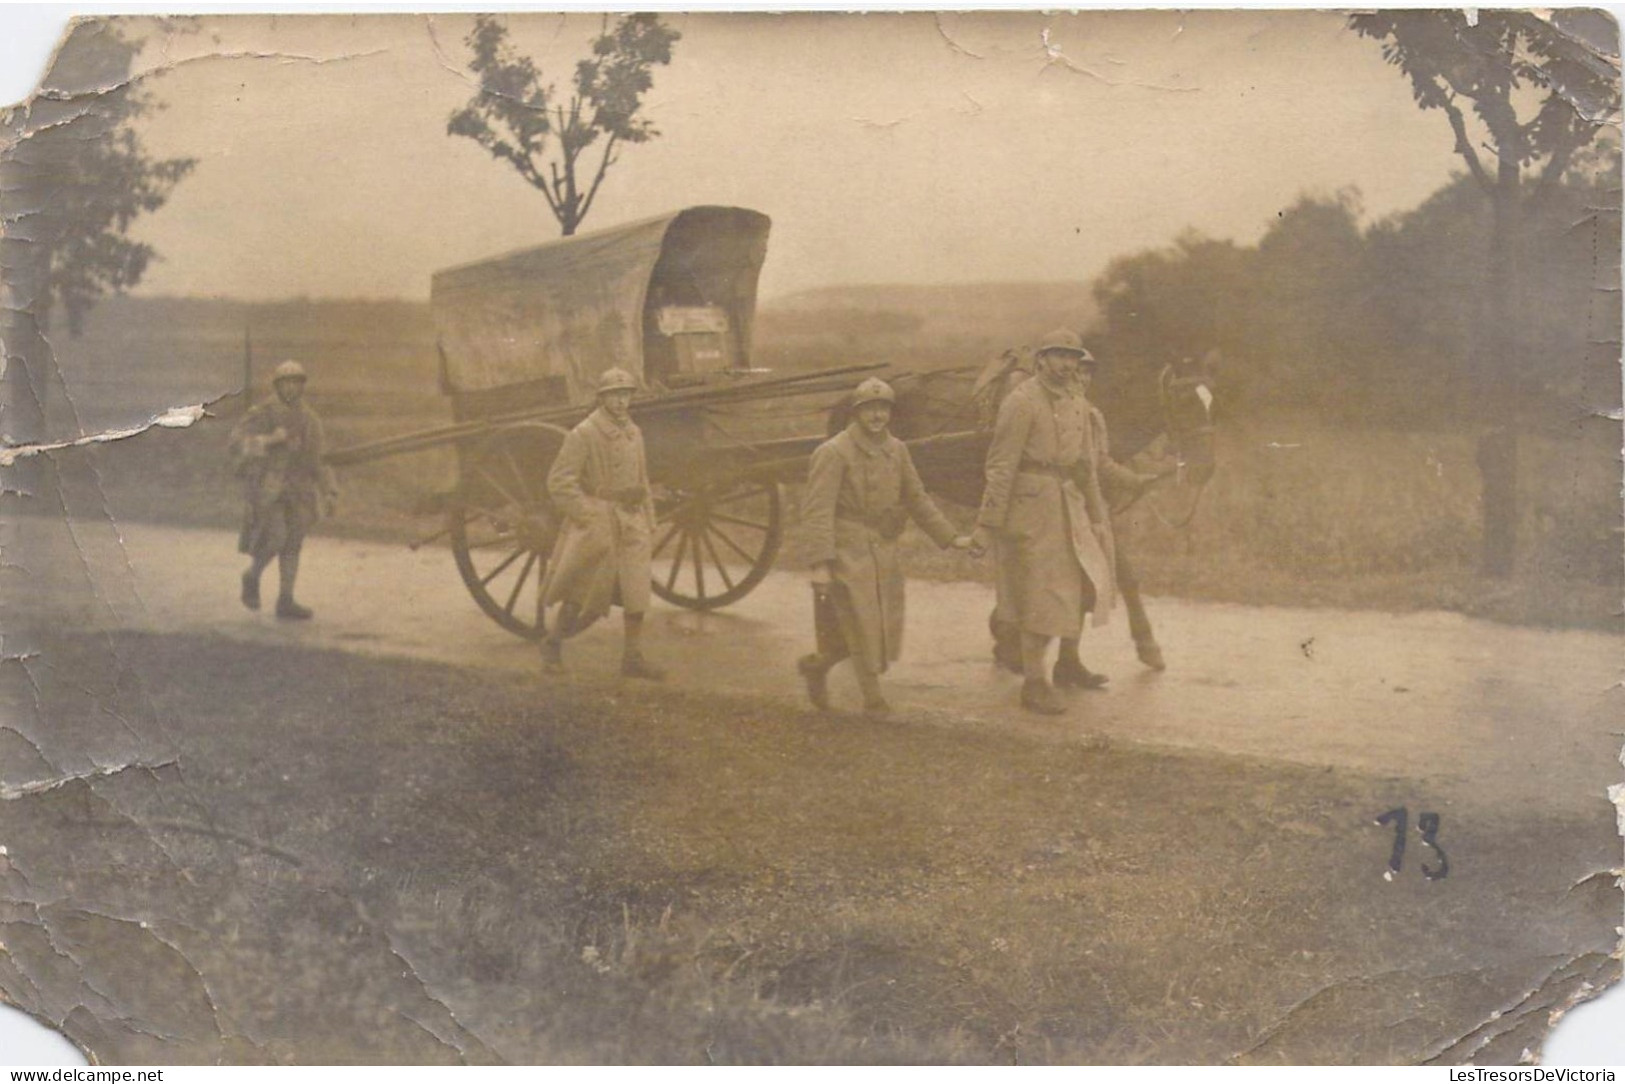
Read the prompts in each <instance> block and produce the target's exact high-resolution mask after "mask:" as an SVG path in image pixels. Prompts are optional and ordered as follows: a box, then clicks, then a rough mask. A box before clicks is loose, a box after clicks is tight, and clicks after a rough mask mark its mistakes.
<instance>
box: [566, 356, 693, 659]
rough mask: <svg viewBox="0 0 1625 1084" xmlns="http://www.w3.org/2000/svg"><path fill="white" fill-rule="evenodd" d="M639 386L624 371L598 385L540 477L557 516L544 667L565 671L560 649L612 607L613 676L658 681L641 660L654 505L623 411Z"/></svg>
mask: <svg viewBox="0 0 1625 1084" xmlns="http://www.w3.org/2000/svg"><path fill="white" fill-rule="evenodd" d="M637 386H638V383H637V380H636V379H635V378H634V377H633V376H632V374H631V373H629V372H627V371H626V370H625V369H606V370H605V371H604V372H603V374H602V375H600V376H599V378H598V407H597V409H596V410H594V411H593V412H592V413H591V414H589V415H587V417H586V418H585V419H584V420H583V421H582V422H581V424H580V425H578V426H576V427H575V428H574V429H572V430H570V432H569V434H568V435H567V436H566V437H565V438H564V445H563V447H561V448H560V449H559V454H558V458H556V459H555V460H554V461H553V469H552V470H551V471H549V472H548V475H547V491H548V494H549V495H550V496H551V497H552V498H553V504H554V505H555V507H557V508H558V510H559V511H560V512H561V513H562V514H563V516H564V526H563V527H562V528H561V529H560V531H559V537H558V541H557V542H556V543H555V544H554V546H553V555H552V557H551V559H550V560H549V561H548V565H547V576H546V577H545V578H544V580H543V581H542V606H543V607H544V608H545V607H548V606H551V605H552V604H553V603H555V602H557V603H559V604H560V605H559V612H558V616H557V617H556V618H555V620H554V623H553V629H552V631H551V632H550V633H549V634H548V636H547V638H546V639H545V640H543V641H542V663H543V665H544V666H545V667H546V668H547V669H549V670H552V671H559V670H562V669H563V668H564V641H565V639H566V638H567V637H569V636H572V635H574V634H575V633H577V632H579V631H580V630H582V629H584V628H586V627H587V626H588V625H590V624H592V622H594V621H596V620H597V619H598V618H600V617H602V616H603V615H604V614H607V613H608V612H609V608H610V606H612V605H614V604H616V603H619V604H620V606H621V609H622V612H623V614H624V617H625V629H626V641H625V646H624V653H623V655H622V657H621V673H622V674H623V675H625V676H626V677H633V678H642V679H644V680H646V681H660V680H661V679H663V678H664V677H665V676H666V675H665V672H664V671H662V670H661V669H660V668H659V667H657V666H655V665H653V664H652V663H650V662H649V661H648V660H647V659H645V658H644V657H643V650H642V641H643V614H644V611H645V610H647V609H648V608H649V562H650V559H651V558H650V552H649V551H650V543H651V538H652V536H653V534H654V523H655V513H654V497H653V494H652V493H651V492H650V489H649V468H648V463H647V462H646V460H645V458H644V452H643V431H642V430H640V429H639V428H638V427H637V425H636V424H635V423H634V422H633V421H632V417H631V414H630V413H629V411H630V408H631V405H632V393H633V392H634V391H636V390H637Z"/></svg>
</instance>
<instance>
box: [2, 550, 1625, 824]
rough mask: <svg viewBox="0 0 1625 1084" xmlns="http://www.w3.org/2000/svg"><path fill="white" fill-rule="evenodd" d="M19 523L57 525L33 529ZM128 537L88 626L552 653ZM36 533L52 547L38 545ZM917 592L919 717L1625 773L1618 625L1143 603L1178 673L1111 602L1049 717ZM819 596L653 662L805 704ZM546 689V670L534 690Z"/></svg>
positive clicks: (1541, 770) (1076, 734)
mask: <svg viewBox="0 0 1625 1084" xmlns="http://www.w3.org/2000/svg"><path fill="white" fill-rule="evenodd" d="M19 529H20V530H25V531H34V532H47V533H48V532H51V531H53V530H55V531H60V529H61V528H60V526H59V525H55V526H53V525H52V524H51V522H50V521H46V520H34V521H32V522H31V523H27V524H24V526H23V527H21V528H19ZM91 534H95V536H96V537H91V536H90V535H91ZM118 535H119V537H117V538H115V537H114V536H113V535H112V533H111V532H108V531H103V532H90V533H82V534H81V535H80V536H79V537H76V538H74V539H71V540H70V539H68V538H66V536H64V537H62V538H60V539H59V540H58V542H59V545H58V546H57V547H56V550H57V552H58V553H59V554H67V555H70V556H71V557H72V559H71V560H59V561H58V562H56V564H57V565H59V567H57V568H56V571H55V573H54V574H55V575H56V576H57V577H58V578H60V577H64V576H66V577H70V578H71V577H83V576H85V575H86V573H85V568H86V567H93V568H95V569H96V570H97V571H96V573H95V576H96V577H97V580H98V583H99V584H100V596H101V599H102V602H101V604H100V608H99V610H98V611H97V612H94V613H92V614H89V615H87V620H90V621H93V622H95V623H98V624H102V625H104V626H107V627H122V628H129V629H140V630H145V631H155V632H188V633H200V634H205V635H210V636H220V637H228V638H231V639H235V640H248V641H263V642H271V643H288V644H299V645H302V646H309V647H323V648H334V649H341V650H344V651H350V652H359V653H364V654H370V655H378V656H405V657H410V658H421V659H430V660H435V661H439V662H445V663H451V664H455V665H459V666H469V667H494V668H502V669H507V670H512V671H521V672H522V671H528V670H531V669H533V668H536V666H537V661H536V655H535V650H534V648H533V647H532V646H531V645H529V644H527V643H525V642H523V641H521V640H519V639H517V638H515V637H514V636H512V635H510V634H509V633H507V632H504V631H503V630H501V629H500V628H498V627H497V626H496V625H495V624H493V623H492V622H491V621H489V620H488V619H487V618H485V617H484V616H483V615H482V614H481V613H480V612H479V611H478V610H477V609H476V608H475V606H474V604H473V602H472V601H471V600H470V599H469V597H468V595H467V593H466V592H465V590H464V589H463V586H462V584H461V582H460V581H459V579H458V578H457V575H456V571H455V569H454V567H453V565H452V562H451V559H450V556H449V554H448V553H446V552H445V551H443V550H439V549H424V550H420V551H418V552H412V551H410V550H409V549H407V548H406V547H404V546H399V545H381V544H369V543H361V542H352V541H341V540H335V539H329V538H320V537H318V538H315V539H312V540H311V542H310V543H309V545H308V546H307V549H306V557H305V561H304V572H303V578H302V580H301V595H302V597H303V598H304V599H305V601H307V602H308V603H310V604H311V605H313V606H314V607H315V608H316V610H317V611H318V613H317V618H316V620H314V621H312V622H309V623H286V622H278V621H276V620H275V619H274V618H272V617H270V616H268V615H266V614H264V613H261V614H253V613H249V612H247V611H245V610H244V609H243V608H242V607H241V605H240V604H239V603H238V601H237V598H236V594H237V576H238V574H239V572H240V570H241V559H240V558H239V557H238V555H237V554H236V553H235V552H234V546H233V539H232V538H231V537H229V536H228V535H226V534H224V533H221V532H213V531H199V530H187V529H176V528H167V527H156V526H148V525H141V524H129V523H121V524H120V525H119V528H118ZM34 541H35V543H36V545H35V546H33V547H29V548H30V549H33V550H37V549H38V548H39V543H41V542H43V541H46V539H44V538H43V537H41V538H36V539H35V540H34ZM14 548H15V547H14ZM79 555H83V556H82V558H81V557H80V556H79ZM39 567H40V566H39V565H38V564H37V563H36V564H35V566H34V570H35V571H36V572H37V571H38V570H39ZM36 579H40V578H39V577H36ZM44 579H45V580H48V579H49V577H47V578H44ZM268 579H274V573H272V574H270V575H268ZM42 582H44V581H43V580H42ZM40 589H44V590H52V588H50V587H49V586H48V585H47V586H45V587H42V588H40ZM909 592H910V594H909V603H910V609H909V613H908V628H907V633H906V636H907V640H906V650H905V655H906V657H905V659H904V661H903V662H902V663H901V664H900V665H898V666H897V667H895V668H894V669H893V671H892V672H891V673H890V675H888V678H887V682H888V688H889V689H890V691H891V694H892V696H893V700H894V703H895V704H896V705H897V706H898V708H899V709H901V710H902V711H903V712H904V713H906V714H908V715H910V716H913V717H921V718H928V719H930V720H931V721H933V722H936V723H938V724H940V725H943V726H949V727H961V728H971V729H974V730H979V731H987V730H994V731H999V732H1006V733H1010V734H1017V735H1021V736H1023V737H1025V738H1028V739H1032V740H1038V741H1052V742H1092V741H1098V740H1099V739H1101V738H1106V739H1108V740H1111V741H1114V742H1118V741H1128V742H1143V743H1151V744H1159V745H1169V746H1177V747H1185V748H1194V749H1203V750H1211V751H1220V752H1225V753H1233V754H1243V755H1250V756H1257V757H1264V758H1274V759H1280V760H1287V761H1292V762H1297V763H1303V764H1312V765H1338V766H1346V767H1352V768H1358V769H1362V770H1366V771H1371V772H1376V773H1378V774H1382V775H1393V776H1395V777H1402V778H1406V779H1412V780H1415V779H1425V780H1426V781H1427V782H1428V785H1429V786H1430V787H1431V788H1435V789H1436V791H1437V793H1438V795H1439V796H1440V797H1449V796H1454V795H1463V794H1465V793H1467V792H1469V791H1476V793H1477V796H1478V797H1479V798H1480V799H1483V798H1486V797H1489V798H1490V799H1491V800H1496V801H1508V802H1511V801H1516V802H1532V803H1540V804H1543V805H1546V806H1547V807H1548V808H1552V807H1553V806H1561V807H1564V808H1571V809H1576V810H1586V809H1590V810H1596V809H1598V808H1599V807H1598V804H1597V803H1599V802H1602V801H1604V800H1605V792H1606V788H1607V787H1608V786H1609V785H1610V784H1611V783H1614V782H1616V781H1618V780H1619V778H1620V769H1619V761H1618V757H1619V749H1620V737H1619V734H1618V733H1617V731H1618V730H1619V725H1618V721H1617V720H1618V718H1619V712H1618V707H1619V699H1618V698H1619V695H1620V693H1619V685H1618V682H1619V680H1620V676H1621V675H1620V662H1621V653H1620V646H1621V643H1620V640H1619V639H1618V638H1616V637H1612V636H1609V635H1607V634H1602V633H1595V632H1583V631H1571V630H1548V629H1535V628H1517V627H1510V626H1503V625H1496V624H1491V623H1486V622H1479V621H1475V620H1471V619H1468V618H1463V617H1460V616H1457V615H1453V614H1446V613H1422V614H1409V615H1390V614H1382V613H1373V612H1359V613H1353V612H1343V611H1337V610H1326V609H1315V610H1310V609H1287V608H1258V607H1245V606H1233V605H1222V604H1210V603H1194V602H1183V601H1178V600H1172V599H1158V600H1153V601H1152V603H1151V610H1152V615H1153V620H1154V621H1155V622H1156V625H1157V628H1158V634H1159V636H1160V638H1161V640H1162V643H1163V645H1164V648H1165V650H1166V652H1167V655H1168V658H1169V660H1170V668H1169V670H1168V671H1167V672H1166V673H1162V674H1156V673H1152V672H1151V671H1149V670H1147V669H1145V668H1144V667H1142V666H1141V665H1140V664H1139V663H1138V662H1137V661H1136V660H1135V658H1134V654H1133V649H1132V645H1131V644H1130V643H1129V640H1128V636H1127V633H1126V628H1125V621H1124V617H1123V615H1122V614H1121V613H1118V614H1117V615H1115V617H1114V620H1113V621H1112V622H1111V623H1110V624H1109V625H1108V626H1107V627H1105V628H1100V629H1091V630H1089V632H1088V634H1087V637H1086V641H1085V657H1086V659H1087V661H1088V662H1089V664H1090V665H1091V666H1092V667H1094V668H1096V669H1099V670H1102V671H1104V672H1106V673H1108V674H1110V675H1111V677H1112V683H1111V686H1110V690H1109V691H1108V692H1104V693H1088V694H1080V695H1078V696H1076V697H1075V698H1074V700H1073V705H1074V707H1073V711H1072V712H1071V714H1070V715H1067V716H1065V717H1062V718H1059V719H1056V720H1052V719H1047V718H1038V717H1033V716H1030V715H1026V714H1024V713H1022V712H1021V711H1019V710H1017V709H1016V708H1015V706H1014V705H1015V700H1016V694H1017V685H1018V680H1019V679H1017V678H1014V677H1013V676H1010V675H1007V674H1002V673H998V672H996V671H995V670H994V668H993V667H992V665H991V664H990V662H989V652H988V642H987V636H986V632H985V623H984V622H985V615H986V611H987V608H988V605H989V596H988V589H987V588H985V587H983V586H981V585H977V584H961V583H926V582H915V583H912V584H911V585H910V588H909ZM58 597H61V596H60V593H59V596H58ZM809 606H810V603H809V596H808V593H807V588H806V585H805V582H804V579H803V578H802V577H799V576H796V575H793V574H789V573H775V574H773V575H770V576H769V577H768V578H767V580H766V581H765V582H764V583H763V584H762V585H761V586H760V587H759V588H758V589H757V590H756V591H755V592H753V593H752V594H751V595H750V596H749V597H747V598H746V599H744V600H743V601H742V602H740V603H738V604H736V605H735V606H733V607H731V608H729V609H728V610H725V611H722V612H718V613H709V614H699V613H690V612H686V611H681V610H677V609H674V608H672V607H668V606H666V605H664V604H661V603H657V604H656V609H655V611H654V613H653V614H652V616H651V628H650V648H651V653H652V654H654V655H656V656H657V657H658V658H659V660H660V661H661V662H662V663H663V664H665V665H667V666H668V667H669V669H670V670H671V672H672V675H673V678H672V680H673V683H674V684H676V685H677V686H679V687H688V688H695V689H712V690H725V691H729V692H736V693H748V694H751V695H755V696H760V697H763V698H766V699H768V700H779V701H783V702H786V703H789V702H792V701H795V700H798V699H799V697H800V695H801V690H800V686H799V683H798V679H797V678H796V675H795V671H794V665H793V664H794V660H795V658H796V657H797V656H798V655H799V654H801V653H803V652H805V651H806V650H807V648H808V639H809V632H808V629H809V624H810V619H809V614H808V611H809ZM617 624H618V623H615V622H605V623H601V624H600V625H599V626H597V627H595V628H593V629H591V630H589V631H588V632H587V633H585V634H583V635H582V636H581V637H579V638H578V639H577V640H575V641H573V642H572V644H571V647H570V651H569V662H570V665H571V668H572V675H571V676H570V677H569V678H566V679H564V680H576V681H593V680H597V679H599V678H600V677H602V676H603V675H605V674H607V673H609V672H610V671H611V670H612V668H613V666H614V664H615V662H616V654H615V653H616V651H617V650H618V635H619V630H618V628H617V627H616V626H617ZM545 680H546V679H544V678H542V677H541V676H540V675H539V674H538V677H537V687H538V689H539V690H541V689H544V688H545V687H546V685H545ZM555 680H556V679H555ZM833 685H834V691H835V695H836V697H837V700H838V702H840V703H845V704H847V705H852V704H854V703H855V700H856V690H855V686H854V683H853V682H852V680H851V677H850V675H849V674H846V673H844V672H843V671H837V672H836V675H835V677H834V679H833Z"/></svg>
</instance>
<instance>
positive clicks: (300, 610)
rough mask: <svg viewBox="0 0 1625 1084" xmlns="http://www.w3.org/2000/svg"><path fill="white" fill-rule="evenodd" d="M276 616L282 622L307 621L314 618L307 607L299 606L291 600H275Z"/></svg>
mask: <svg viewBox="0 0 1625 1084" xmlns="http://www.w3.org/2000/svg"><path fill="white" fill-rule="evenodd" d="M276 615H277V616H278V617H280V618H281V619H282V620H284V621H309V620H310V619H311V618H312V617H313V616H315V613H314V611H312V610H311V608H310V607H308V606H301V605H299V603H297V602H295V601H294V600H293V599H291V598H279V599H277V600H276Z"/></svg>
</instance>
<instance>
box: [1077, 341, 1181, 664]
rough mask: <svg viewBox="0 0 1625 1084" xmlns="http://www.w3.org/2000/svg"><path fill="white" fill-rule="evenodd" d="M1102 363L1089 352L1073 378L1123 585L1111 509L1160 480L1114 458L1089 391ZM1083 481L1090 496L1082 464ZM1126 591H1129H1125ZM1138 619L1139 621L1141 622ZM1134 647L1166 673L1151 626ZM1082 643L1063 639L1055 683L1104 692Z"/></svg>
mask: <svg viewBox="0 0 1625 1084" xmlns="http://www.w3.org/2000/svg"><path fill="white" fill-rule="evenodd" d="M1098 364H1099V363H1098V361H1097V360H1096V358H1095V357H1094V355H1093V354H1090V353H1088V352H1087V351H1086V352H1085V353H1084V354H1083V356H1082V357H1080V358H1079V359H1078V368H1077V372H1076V373H1075V374H1074V375H1073V388H1074V390H1075V391H1076V393H1077V394H1078V395H1079V396H1080V397H1081V398H1083V399H1084V401H1085V404H1086V406H1087V407H1088V410H1089V431H1090V433H1091V435H1092V436H1093V438H1094V456H1093V463H1094V471H1095V475H1096V477H1097V478H1098V480H1099V491H1100V494H1101V496H1102V497H1103V498H1105V499H1104V501H1103V502H1102V505H1103V507H1104V508H1105V509H1106V517H1105V530H1106V531H1107V532H1110V533H1111V534H1110V543H1109V547H1108V552H1109V553H1110V555H1111V558H1112V572H1113V574H1114V576H1115V577H1116V579H1117V582H1118V584H1119V585H1122V584H1127V583H1130V582H1131V581H1130V580H1129V576H1130V572H1129V571H1128V570H1127V568H1126V565H1125V558H1124V557H1123V555H1122V554H1120V553H1119V552H1118V551H1117V539H1116V535H1115V532H1114V531H1113V527H1112V522H1111V505H1112V503H1113V502H1116V501H1121V500H1126V499H1127V498H1129V497H1132V496H1134V495H1135V494H1137V493H1139V492H1141V491H1142V490H1144V489H1145V488H1146V487H1147V486H1149V485H1151V484H1152V483H1153V482H1155V481H1156V480H1157V476H1156V475H1154V474H1141V473H1139V472H1138V471H1135V470H1131V469H1130V468H1128V467H1125V466H1124V465H1123V464H1121V463H1119V462H1117V460H1115V459H1113V458H1112V456H1111V442H1110V441H1109V439H1108V438H1107V435H1106V418H1105V416H1104V415H1103V414H1101V412H1100V408H1099V407H1097V406H1095V405H1094V403H1092V402H1089V401H1088V399H1089V389H1090V386H1091V385H1092V384H1093V383H1094V378H1095V369H1096V368H1097V367H1098ZM1079 462H1080V468H1081V469H1080V478H1079V479H1078V485H1079V488H1080V489H1083V490H1084V492H1085V494H1086V495H1087V492H1088V488H1087V487H1088V484H1089V483H1088V481H1087V473H1086V471H1087V467H1082V464H1083V461H1082V460H1080V461H1079ZM1125 589H1126V588H1125ZM1136 615H1138V618H1139V621H1138V622H1137V621H1136V620H1135V619H1136ZM1144 620H1145V614H1144V612H1143V610H1142V611H1136V610H1135V609H1134V608H1133V607H1130V612H1129V624H1130V625H1138V624H1144ZM1132 631H1133V633H1134V643H1135V646H1136V648H1137V650H1138V651H1139V652H1140V657H1141V658H1146V659H1147V663H1148V665H1151V666H1152V667H1153V668H1154V669H1159V670H1160V669H1163V667H1162V666H1160V665H1157V664H1158V663H1160V662H1161V652H1160V651H1159V650H1158V649H1157V645H1156V641H1155V640H1151V639H1150V636H1151V630H1150V628H1149V626H1146V627H1143V628H1142V627H1136V628H1134V629H1132ZM1147 642H1149V644H1150V648H1149V650H1150V651H1151V652H1156V655H1157V658H1156V662H1152V661H1151V660H1150V659H1149V658H1147V655H1148V651H1147V647H1146V644H1147ZM1078 647H1079V640H1078V638H1076V637H1073V638H1067V637H1063V638H1062V639H1061V646H1060V649H1059V650H1058V652H1057V653H1056V659H1055V670H1054V680H1055V684H1056V685H1060V686H1066V687H1069V688H1074V689H1100V688H1103V687H1104V686H1105V685H1106V683H1107V680H1108V679H1107V677H1106V675H1105V674H1100V673H1096V672H1095V671H1093V670H1090V669H1089V668H1088V667H1087V666H1085V665H1083V659H1082V658H1081V657H1080V656H1079V654H1078Z"/></svg>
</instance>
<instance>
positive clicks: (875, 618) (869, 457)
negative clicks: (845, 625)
mask: <svg viewBox="0 0 1625 1084" xmlns="http://www.w3.org/2000/svg"><path fill="white" fill-rule="evenodd" d="M906 519H912V520H913V521H914V522H915V523H917V524H919V526H920V529H921V530H923V531H925V533H926V534H927V535H929V536H930V537H931V540H932V541H934V542H935V543H936V544H937V545H939V546H947V545H949V544H950V543H951V542H952V541H953V539H954V535H955V531H954V525H953V524H952V523H950V522H948V518H947V517H946V516H944V515H943V514H942V510H941V509H939V508H938V507H937V506H936V503H935V502H934V501H932V500H931V498H930V496H928V495H927V494H926V492H925V486H924V484H923V483H921V481H920V475H919V472H918V471H916V470H915V469H914V460H913V457H911V456H910V455H909V453H908V446H907V445H906V444H904V443H903V442H902V441H900V440H898V439H897V438H896V437H894V436H892V435H891V434H889V433H888V434H885V435H884V436H882V437H881V438H880V439H878V440H877V439H875V438H873V437H871V436H869V435H868V434H867V433H865V432H863V430H862V428H861V427H860V426H859V424H858V423H857V422H855V421H854V422H853V423H852V424H851V425H849V426H848V427H847V428H846V429H845V430H843V431H842V432H840V433H837V434H836V435H835V436H833V437H831V438H830V439H829V440H826V441H825V442H824V443H822V444H820V445H819V446H818V447H817V449H816V450H814V452H813V454H812V464H811V466H810V467H809V469H808V474H807V488H806V491H805V494H804V496H803V499H802V505H801V523H802V529H803V532H804V538H805V540H806V543H805V544H806V547H807V558H808V560H809V561H811V562H812V563H814V564H819V563H822V562H826V561H828V562H832V563H833V574H834V579H835V582H836V583H838V584H841V585H843V586H844V587H845V589H846V590H845V595H846V598H847V599H848V600H850V605H851V607H852V611H853V616H854V618H855V624H856V626H857V628H858V630H859V632H860V637H861V639H862V641H863V642H862V644H861V645H860V644H849V645H848V647H849V648H850V649H851V651H852V653H853V655H854V656H855V657H856V658H857V659H858V661H859V662H860V663H861V665H863V666H864V667H865V668H866V669H868V670H869V672H871V673H876V674H878V673H882V672H884V671H885V669H886V667H887V665H888V664H889V663H892V662H896V661H897V659H899V658H900V657H901V655H902V650H903V570H902V566H901V564H900V563H899V562H898V559H897V537H898V535H899V534H901V533H902V527H903V523H904V521H905V520H906Z"/></svg>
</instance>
